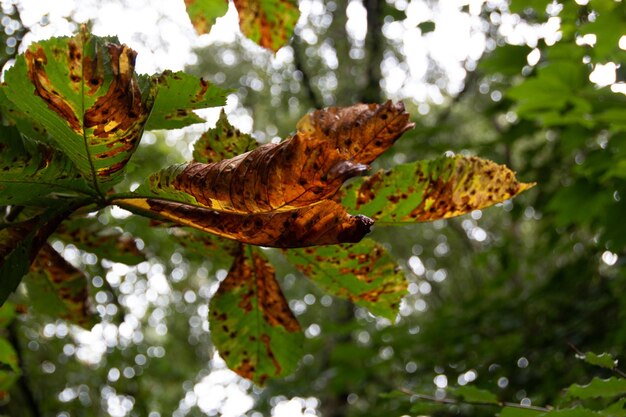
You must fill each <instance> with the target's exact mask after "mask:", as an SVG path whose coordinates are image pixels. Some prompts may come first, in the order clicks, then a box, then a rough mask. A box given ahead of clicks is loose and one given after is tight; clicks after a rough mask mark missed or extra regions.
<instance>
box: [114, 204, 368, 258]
mask: <svg viewBox="0 0 626 417" xmlns="http://www.w3.org/2000/svg"><path fill="white" fill-rule="evenodd" d="M115 204H118V205H120V206H121V207H124V208H126V209H128V210H131V211H137V210H139V212H140V213H142V214H145V213H152V214H154V215H157V216H159V217H161V218H164V219H167V220H171V221H174V222H176V223H178V224H181V225H185V226H191V227H193V228H196V229H198V230H202V231H205V232H209V233H213V234H215V235H218V236H222V237H225V238H228V239H233V240H237V241H239V242H242V243H247V244H251V245H259V246H269V247H278V248H292V247H305V246H314V245H333V244H336V243H349V242H358V241H359V240H361V239H362V238H363V237H364V236H365V235H366V234H367V233H368V232H369V230H370V226H371V225H372V221H371V220H370V219H368V218H367V217H365V216H360V215H357V216H352V215H350V214H348V213H347V212H346V211H345V209H344V208H343V207H342V206H341V205H339V204H337V203H335V202H333V201H330V200H324V201H322V202H320V203H319V204H316V205H314V206H310V207H304V208H302V209H297V210H292V211H289V212H278V213H268V214H243V215H241V214H232V213H220V212H216V211H213V210H209V209H204V208H200V207H193V206H190V205H185V204H180V203H171V202H167V201H160V200H150V199H124V200H117V201H115Z"/></svg>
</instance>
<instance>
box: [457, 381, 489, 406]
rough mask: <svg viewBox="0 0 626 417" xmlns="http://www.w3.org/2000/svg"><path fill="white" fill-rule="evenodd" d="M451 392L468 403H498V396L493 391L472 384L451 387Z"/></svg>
mask: <svg viewBox="0 0 626 417" xmlns="http://www.w3.org/2000/svg"><path fill="white" fill-rule="evenodd" d="M451 392H453V393H454V394H455V395H457V396H459V397H461V398H462V399H463V400H464V401H467V402H469V403H481V404H499V402H498V397H497V396H496V395H495V394H494V393H493V392H491V391H487V390H485V389H480V388H478V387H475V386H474V385H464V386H461V387H455V388H452V389H451Z"/></svg>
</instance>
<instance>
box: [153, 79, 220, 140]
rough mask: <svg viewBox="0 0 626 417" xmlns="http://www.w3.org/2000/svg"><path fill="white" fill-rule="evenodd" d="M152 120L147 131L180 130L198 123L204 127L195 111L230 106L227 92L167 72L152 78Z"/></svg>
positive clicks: (207, 83)
mask: <svg viewBox="0 0 626 417" xmlns="http://www.w3.org/2000/svg"><path fill="white" fill-rule="evenodd" d="M150 83H151V87H150V100H151V101H152V107H151V109H150V118H149V119H148V121H147V123H146V126H145V128H146V129H147V130H152V129H178V128H181V127H185V126H189V125H191V124H194V123H203V122H204V119H202V118H201V117H199V116H198V115H197V114H195V113H194V112H193V110H197V109H203V108H206V107H217V106H223V105H225V104H226V96H227V95H228V91H227V90H223V89H221V88H219V87H216V86H215V85H213V84H211V83H209V82H208V81H205V80H203V79H199V78H197V77H194V76H193V75H189V74H186V73H184V72H182V71H179V72H172V71H165V72H164V73H163V74H160V75H155V76H153V77H151V78H150Z"/></svg>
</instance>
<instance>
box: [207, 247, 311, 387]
mask: <svg viewBox="0 0 626 417" xmlns="http://www.w3.org/2000/svg"><path fill="white" fill-rule="evenodd" d="M209 323H210V326H211V337H212V339H213V343H214V344H215V347H216V348H217V349H218V351H219V353H220V355H221V356H222V358H224V360H225V361H226V363H227V364H228V366H229V368H231V369H232V370H234V371H235V372H237V373H238V374H239V375H241V376H242V377H244V378H248V379H251V380H253V381H254V382H256V383H258V384H263V383H264V382H265V380H266V379H267V378H269V377H280V376H285V375H288V374H289V373H291V372H292V371H293V370H294V369H295V367H296V365H297V363H298V360H299V359H300V356H301V349H302V341H303V335H302V332H301V329H300V324H299V323H298V321H297V320H296V318H295V317H294V315H293V313H292V312H291V310H290V309H289V305H288V303H287V300H286V299H285V297H284V295H283V293H282V291H281V289H280V286H279V285H278V282H277V281H276V277H275V273H274V268H273V267H272V266H271V265H270V264H269V263H268V262H267V260H266V259H265V257H264V256H263V255H262V254H261V253H260V251H259V250H258V249H254V248H251V247H248V248H244V249H242V250H241V251H240V253H239V254H238V255H237V257H236V258H235V262H234V264H233V266H232V268H231V269H230V271H229V273H228V275H227V276H226V279H224V281H223V282H222V283H221V284H220V287H219V289H218V291H217V293H216V294H215V296H214V297H213V298H212V299H211V305H210V316H209Z"/></svg>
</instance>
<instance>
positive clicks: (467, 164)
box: [342, 155, 534, 224]
mask: <svg viewBox="0 0 626 417" xmlns="http://www.w3.org/2000/svg"><path fill="white" fill-rule="evenodd" d="M533 185H534V184H525V183H520V182H518V181H517V179H516V178H515V175H514V173H513V172H511V171H510V170H509V169H508V168H507V167H505V166H504V165H498V164H496V163H494V162H491V161H488V160H484V159H480V158H476V157H464V156H460V155H459V156H455V157H452V158H447V157H446V158H440V159H435V160H432V161H418V162H414V163H411V164H404V165H397V166H396V167H394V168H393V169H391V170H390V171H387V172H384V171H379V172H377V173H376V174H374V175H372V176H371V177H368V178H360V179H357V180H356V181H354V182H352V183H350V184H348V185H347V186H346V187H344V189H343V190H342V192H343V196H342V203H343V205H344V206H346V207H347V208H348V209H349V210H352V211H356V212H358V213H361V214H363V215H366V216H369V217H371V218H373V219H374V220H375V221H376V222H378V223H379V224H380V223H389V224H393V223H400V222H422V221H429V220H437V219H445V218H449V217H454V216H459V215H461V214H465V213H469V212H471V211H472V210H478V209H483V208H486V207H489V206H491V205H493V204H496V203H499V202H502V201H504V200H506V199H509V198H512V197H515V196H516V195H517V194H519V193H521V192H522V191H525V190H527V189H529V188H531V187H532V186H533Z"/></svg>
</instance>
